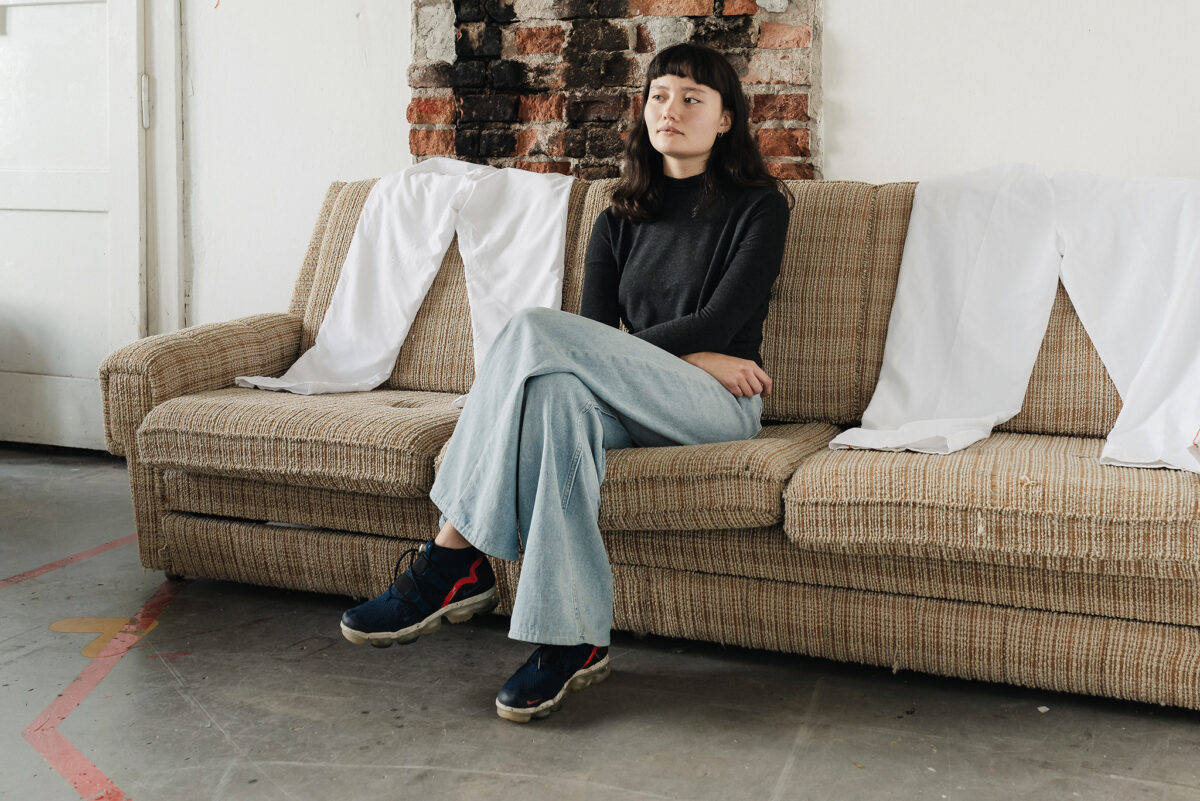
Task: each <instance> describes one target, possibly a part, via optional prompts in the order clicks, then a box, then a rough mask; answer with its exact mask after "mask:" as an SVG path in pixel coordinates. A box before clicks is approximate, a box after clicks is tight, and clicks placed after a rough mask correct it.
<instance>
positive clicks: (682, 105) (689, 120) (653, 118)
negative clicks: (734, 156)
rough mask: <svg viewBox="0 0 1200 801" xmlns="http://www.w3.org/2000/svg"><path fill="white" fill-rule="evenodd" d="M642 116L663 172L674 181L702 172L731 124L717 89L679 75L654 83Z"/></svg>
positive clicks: (660, 78)
mask: <svg viewBox="0 0 1200 801" xmlns="http://www.w3.org/2000/svg"><path fill="white" fill-rule="evenodd" d="M642 116H643V118H644V119H645V121H646V129H647V131H648V132H649V134H650V144H652V145H653V146H654V149H655V150H657V151H658V152H659V153H661V154H662V156H663V170H664V172H666V173H667V175H670V176H671V177H674V178H685V177H688V176H689V175H698V174H700V173H701V172H703V171H704V164H705V162H707V161H708V154H709V152H710V151H711V150H712V147H713V143H714V142H715V141H716V139H717V134H718V133H724V132H725V131H728V130H729V128H730V125H731V122H732V115H731V114H730V113H729V112H728V111H726V110H725V108H724V106H723V105H722V103H721V95H720V93H719V92H717V90H716V89H713V88H712V87H710V86H705V85H704V84H701V83H697V82H696V81H693V80H692V79H691V78H681V77H679V76H678V75H662V76H660V77H658V78H655V79H654V80H653V81H651V83H650V92H649V95H648V96H647V97H646V106H645V108H644V109H643V110H642ZM676 173H682V174H676Z"/></svg>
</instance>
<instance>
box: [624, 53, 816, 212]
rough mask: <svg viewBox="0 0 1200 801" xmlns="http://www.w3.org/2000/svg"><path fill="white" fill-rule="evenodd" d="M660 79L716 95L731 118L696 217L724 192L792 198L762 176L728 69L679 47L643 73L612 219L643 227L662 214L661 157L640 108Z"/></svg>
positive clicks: (738, 89) (740, 95)
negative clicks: (755, 189)
mask: <svg viewBox="0 0 1200 801" xmlns="http://www.w3.org/2000/svg"><path fill="white" fill-rule="evenodd" d="M663 75H675V76H677V77H679V78H690V79H691V80H693V81H695V82H696V83H699V84H703V85H705V86H707V87H709V88H711V89H714V90H716V91H717V93H718V94H720V95H721V105H722V106H723V107H724V109H725V110H726V111H728V112H729V113H730V116H731V117H732V118H733V124H732V126H731V127H730V129H729V130H728V131H726V132H725V134H724V135H723V136H718V137H717V140H716V141H715V142H714V143H713V149H712V152H711V153H710V154H709V157H708V163H707V164H706V165H705V168H704V180H703V181H702V188H701V193H700V199H699V202H698V204H697V207H696V209H695V211H696V213H700V212H703V211H704V210H706V209H708V208H709V207H711V206H712V205H714V204H715V203H716V202H717V201H718V200H719V199H720V196H721V190H722V189H723V188H726V187H746V186H763V187H774V188H775V189H777V190H779V191H780V192H781V193H782V194H783V195H784V196H785V197H787V198H789V199H793V198H792V193H791V192H790V191H788V188H787V186H786V185H785V184H784V183H783V182H782V181H780V180H779V179H777V178H775V177H774V176H773V175H771V173H769V172H767V165H766V164H765V163H764V162H763V157H762V153H760V152H759V150H758V143H757V142H755V141H754V137H753V136H752V135H751V133H750V109H749V104H748V103H747V102H746V95H745V93H744V92H743V91H742V82H741V81H740V80H739V79H738V76H737V72H736V71H734V69H733V66H732V65H731V64H730V63H729V61H727V60H726V58H725V57H724V56H723V55H721V54H720V53H718V52H717V51H716V50H713V49H712V48H711V47H707V46H705V45H702V44H695V43H692V42H685V43H683V44H677V45H672V46H671V47H668V48H666V49H664V50H661V51H659V52H658V54H657V55H655V56H654V59H653V60H652V61H651V62H650V65H649V66H648V67H647V68H646V83H645V85H644V86H643V87H642V106H641V109H639V111H638V114H637V119H636V120H634V124H633V128H632V129H631V130H630V132H629V135H628V136H627V137H626V138H625V163H624V164H623V165H622V168H621V180H620V182H619V183H618V184H617V186H616V188H615V189H613V194H612V208H613V211H614V212H615V213H616V214H617V216H618V217H622V218H624V219H626V220H629V221H631V222H645V221H649V220H654V219H657V218H658V216H659V215H660V214H661V213H662V203H663V198H662V195H663V157H662V154H661V153H659V152H658V151H657V150H655V149H654V145H652V144H651V143H650V132H649V130H648V129H647V127H646V117H645V114H644V109H645V107H646V101H647V99H648V98H649V97H650V84H651V82H653V81H654V80H655V79H656V78H659V77H661V76H663Z"/></svg>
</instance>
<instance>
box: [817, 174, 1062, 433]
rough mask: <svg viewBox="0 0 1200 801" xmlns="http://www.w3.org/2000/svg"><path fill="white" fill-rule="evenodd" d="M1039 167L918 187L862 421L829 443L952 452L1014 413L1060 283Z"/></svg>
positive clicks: (929, 182) (1049, 210)
mask: <svg viewBox="0 0 1200 801" xmlns="http://www.w3.org/2000/svg"><path fill="white" fill-rule="evenodd" d="M1053 218H1054V214H1053V198H1052V195H1051V192H1050V184H1049V182H1048V181H1047V180H1046V177H1045V174H1044V173H1043V172H1042V171H1041V170H1040V169H1038V168H1037V167H1032V166H1029V165H1020V164H1004V165H999V166H996V167H990V168H988V169H985V170H979V171H975V172H969V173H960V174H955V175H949V176H945V177H941V178H934V179H931V180H927V181H922V182H920V183H919V184H917V188H916V194H915V196H914V198H913V210H912V215H911V217H910V219H909V224H908V235H907V238H906V239H905V242H904V254H903V256H902V258H901V262H900V264H901V266H900V275H899V278H898V283H897V286H896V299H895V301H894V303H893V306H892V314H891V318H890V319H889V321H888V331H887V339H886V340H885V343H884V353H883V368H882V370H881V372H880V374H879V383H878V384H877V385H876V387H875V394H874V395H873V396H872V397H871V402H870V404H869V405H868V406H867V409H866V411H865V412H864V413H863V419H862V426H861V427H859V428H852V429H850V430H848V431H845V432H843V433H841V434H839V435H838V436H837V437H835V438H834V440H833V441H832V442H831V443H830V444H829V447H830V448H834V449H839V448H871V449H875V450H888V451H900V450H912V451H920V452H922V453H951V452H952V451H957V450H961V449H962V448H965V447H967V446H968V445H970V444H971V443H973V442H978V441H979V440H981V439H983V438H984V437H987V436H988V435H989V434H991V431H992V428H993V427H994V426H996V425H999V424H1000V423H1002V422H1004V421H1005V420H1008V419H1009V418H1010V417H1013V416H1014V415H1016V414H1017V412H1019V411H1020V410H1021V402H1022V401H1023V400H1024V397H1025V388H1026V385H1027V384H1028V383H1029V376H1030V375H1031V374H1032V372H1033V365H1034V362H1035V361H1036V360H1037V355H1038V351H1039V350H1040V348H1041V344H1042V339H1043V338H1044V336H1045V333H1046V325H1047V323H1048V322H1049V319H1050V309H1051V307H1052V306H1053V304H1054V293H1055V290H1056V288H1057V286H1058V263H1059V256H1058V251H1057V250H1056V249H1055V240H1054V226H1053Z"/></svg>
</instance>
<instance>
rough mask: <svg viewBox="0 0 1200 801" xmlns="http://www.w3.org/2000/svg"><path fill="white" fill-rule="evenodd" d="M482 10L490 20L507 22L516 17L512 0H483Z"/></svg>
mask: <svg viewBox="0 0 1200 801" xmlns="http://www.w3.org/2000/svg"><path fill="white" fill-rule="evenodd" d="M483 11H484V13H485V14H487V15H488V19H490V20H492V22H499V23H501V24H504V25H506V24H508V23H510V22H512V21H513V20H515V19H516V18H517V12H516V11H513V2H512V0H483Z"/></svg>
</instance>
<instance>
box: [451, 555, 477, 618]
mask: <svg viewBox="0 0 1200 801" xmlns="http://www.w3.org/2000/svg"><path fill="white" fill-rule="evenodd" d="M481 564H483V557H482V556H481V557H479V558H478V559H476V560H475V563H474V564H472V565H471V572H470V574H469V575H466V576H463V577H462V578H460V579H459V580H458V581H456V582H454V586H453V587H451V588H450V592H449V593H448V594H447V595H446V600H444V601H442V606H445V605H446V604H448V603H450V599H451V598H453V597H454V593H456V592H458V591H459V590H460V589H462V588H463V587H464V586H466V585H467V584H474V583H475V582H477V581H479V578H478V577H477V576H476V575H475V571H476V570H478V569H479V566H480V565H481Z"/></svg>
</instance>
